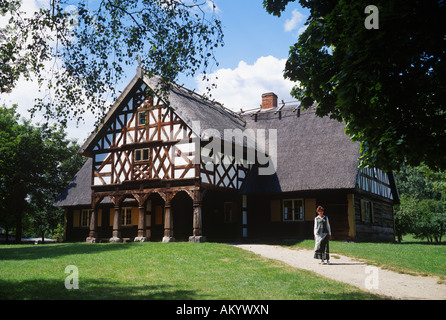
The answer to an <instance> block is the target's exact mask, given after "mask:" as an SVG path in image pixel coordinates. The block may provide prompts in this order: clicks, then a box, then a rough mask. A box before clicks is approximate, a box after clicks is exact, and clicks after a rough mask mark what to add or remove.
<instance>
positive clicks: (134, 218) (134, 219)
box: [132, 207, 139, 226]
mask: <svg viewBox="0 0 446 320" xmlns="http://www.w3.org/2000/svg"><path fill="white" fill-rule="evenodd" d="M138 219H139V208H137V207H132V225H134V226H137V225H138Z"/></svg>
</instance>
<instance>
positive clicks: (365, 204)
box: [361, 200, 375, 223]
mask: <svg viewBox="0 0 446 320" xmlns="http://www.w3.org/2000/svg"><path fill="white" fill-rule="evenodd" d="M361 220H362V222H370V223H373V222H374V220H375V214H374V210H373V202H372V201H369V200H361Z"/></svg>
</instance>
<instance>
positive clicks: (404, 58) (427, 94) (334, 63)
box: [264, 0, 446, 170]
mask: <svg viewBox="0 0 446 320" xmlns="http://www.w3.org/2000/svg"><path fill="white" fill-rule="evenodd" d="M289 2H291V1H290V0H265V1H264V5H265V8H266V9H267V10H268V12H270V13H273V14H275V15H280V12H281V11H283V10H284V8H285V6H286V5H287V3H289ZM299 2H300V4H301V5H302V7H304V8H308V9H309V10H310V16H309V18H308V20H307V23H306V24H307V25H308V28H307V29H306V31H305V32H304V33H303V34H302V35H301V36H300V37H299V41H298V42H297V43H296V44H294V45H293V46H292V47H291V49H290V52H289V59H288V61H287V64H286V68H285V77H287V78H289V79H291V80H293V81H298V82H299V85H297V86H296V87H295V88H294V89H293V91H292V95H293V96H294V97H296V98H297V99H299V100H300V101H302V104H303V106H304V107H309V106H311V105H312V104H313V102H316V106H317V109H316V112H317V114H318V115H319V116H326V115H329V116H330V117H332V118H335V119H337V120H339V121H344V122H345V124H346V132H347V134H349V135H350V136H351V137H352V139H353V140H355V141H360V142H361V152H362V155H361V159H360V160H361V164H362V165H363V166H368V165H370V166H375V167H380V168H383V169H387V170H395V169H398V168H399V167H400V166H401V165H402V164H403V163H407V164H408V165H411V166H418V165H420V164H421V163H425V164H426V165H427V166H429V167H430V168H432V169H443V170H444V169H445V168H446V154H445V152H446V151H445V150H446V106H445V103H446V87H445V83H446V45H445V36H446V25H445V23H444V17H445V16H446V3H445V2H444V1H436V0H424V1H405V0H391V1H389V0H377V1H373V3H370V1H362V0H361V1H346V0H318V1H304V0H300V1H299ZM370 4H373V5H375V6H376V7H377V8H378V9H379V28H378V29H367V28H366V27H365V25H364V22H365V19H366V18H367V17H368V14H367V13H365V8H366V7H367V6H368V5H370Z"/></svg>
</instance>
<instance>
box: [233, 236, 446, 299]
mask: <svg viewBox="0 0 446 320" xmlns="http://www.w3.org/2000/svg"><path fill="white" fill-rule="evenodd" d="M235 246H236V247H239V248H242V249H245V250H249V251H252V252H254V253H256V254H259V255H262V256H264V257H266V258H269V259H275V260H280V261H283V262H285V263H287V264H289V265H291V266H292V267H296V268H300V269H305V270H310V271H313V272H316V273H318V274H320V275H322V276H324V277H327V278H331V279H334V280H337V281H341V282H345V283H348V284H351V285H353V286H356V287H358V288H360V289H362V290H365V291H369V292H372V293H375V294H378V295H384V296H386V297H389V298H391V299H428V300H446V285H445V284H438V283H437V281H438V280H439V278H436V277H421V276H411V275H407V274H400V273H396V272H392V271H389V270H385V269H381V268H378V267H374V266H368V265H367V264H365V263H363V262H361V261H357V260H353V259H351V258H348V257H345V256H341V255H339V254H331V255H332V259H331V261H330V262H331V264H330V265H322V264H319V260H316V259H314V258H313V251H311V250H305V249H301V250H293V249H287V248H283V247H280V246H272V245H262V244H236V245H235ZM333 256H337V257H339V259H334V258H333Z"/></svg>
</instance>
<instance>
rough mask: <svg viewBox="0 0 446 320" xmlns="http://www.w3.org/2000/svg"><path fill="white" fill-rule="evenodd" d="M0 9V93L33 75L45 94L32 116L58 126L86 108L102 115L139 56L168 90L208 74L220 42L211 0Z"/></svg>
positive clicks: (81, 0)
mask: <svg viewBox="0 0 446 320" xmlns="http://www.w3.org/2000/svg"><path fill="white" fill-rule="evenodd" d="M0 8H1V9H0V15H3V16H5V17H8V18H9V23H8V25H7V26H6V27H5V28H3V29H0V92H7V91H9V90H11V89H12V88H14V86H15V85H16V83H17V80H18V79H19V77H20V76H25V77H26V78H28V79H29V78H30V77H33V76H34V77H36V78H37V81H38V82H39V84H40V85H41V87H42V90H43V91H44V92H47V93H48V94H47V95H46V96H45V98H42V99H40V100H39V101H37V103H36V105H35V106H34V107H33V108H32V111H34V112H35V111H37V110H43V111H44V113H45V115H46V117H47V118H48V119H51V118H53V119H58V120H59V121H61V122H62V123H66V121H67V120H68V119H72V118H74V119H82V116H83V114H84V113H85V111H86V110H90V111H91V112H93V113H94V114H96V116H97V117H98V118H100V117H101V116H102V115H103V114H104V111H106V108H107V107H108V103H107V101H110V100H113V99H114V98H116V95H117V93H116V85H117V83H119V81H120V80H121V78H122V77H123V76H124V68H125V66H126V65H132V64H135V60H136V56H137V55H140V57H141V62H142V67H143V68H144V70H145V71H146V72H147V73H148V74H149V75H153V74H156V75H158V76H161V77H162V78H163V79H164V80H165V81H164V82H163V86H162V88H161V89H164V90H166V89H167V86H166V85H167V84H168V83H169V82H170V81H173V80H175V79H176V78H177V77H178V75H179V74H184V75H196V74H198V73H203V74H204V75H205V76H204V77H206V70H207V69H208V68H209V67H210V66H211V65H213V64H216V63H217V62H216V60H215V56H214V50H215V49H216V48H217V47H218V46H221V45H223V34H222V30H221V25H220V21H219V20H218V19H217V17H216V15H215V12H214V11H215V10H214V8H215V6H214V4H213V1H211V0H202V1H197V0H100V1H93V2H92V1H86V0H75V1H73V0H50V1H49V6H48V7H44V8H41V9H40V10H39V11H38V12H35V13H33V14H32V15H30V14H25V13H24V12H23V9H22V3H21V1H20V0H0ZM162 91H163V90H162Z"/></svg>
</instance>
